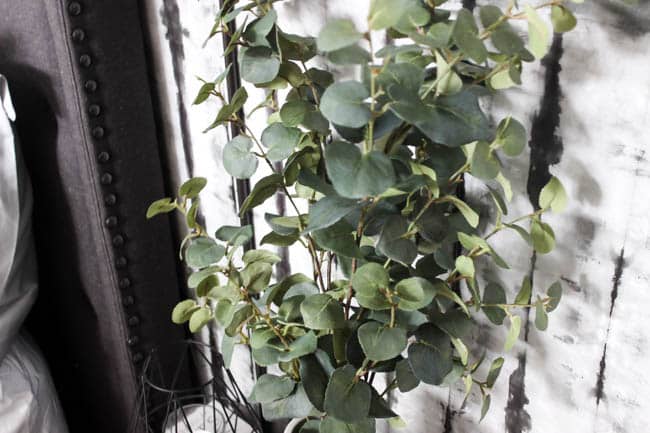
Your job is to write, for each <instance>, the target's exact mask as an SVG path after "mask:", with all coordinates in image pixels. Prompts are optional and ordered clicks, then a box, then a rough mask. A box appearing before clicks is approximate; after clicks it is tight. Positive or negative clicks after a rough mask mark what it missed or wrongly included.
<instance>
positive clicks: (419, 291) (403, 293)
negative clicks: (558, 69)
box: [395, 277, 436, 311]
mask: <svg viewBox="0 0 650 433" xmlns="http://www.w3.org/2000/svg"><path fill="white" fill-rule="evenodd" d="M395 292H396V293H397V296H399V304H398V307H399V308H400V310H406V311H413V310H419V309H420V308H424V307H426V306H427V305H429V304H430V303H431V301H433V298H434V297H435V295H436V289H435V287H434V286H433V284H431V283H430V282H429V281H427V280H425V279H424V278H420V277H411V278H406V279H404V280H401V281H399V282H398V283H397V284H396V285H395Z"/></svg>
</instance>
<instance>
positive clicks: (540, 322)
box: [535, 301, 548, 331]
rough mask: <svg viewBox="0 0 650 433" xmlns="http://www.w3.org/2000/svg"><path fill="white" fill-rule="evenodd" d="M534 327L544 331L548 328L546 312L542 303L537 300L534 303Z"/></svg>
mask: <svg viewBox="0 0 650 433" xmlns="http://www.w3.org/2000/svg"><path fill="white" fill-rule="evenodd" d="M535 327H536V328H537V329H539V330H540V331H546V329H547V328H548V314H547V313H546V310H545V309H544V304H543V303H541V302H539V301H538V302H537V304H536V305H535Z"/></svg>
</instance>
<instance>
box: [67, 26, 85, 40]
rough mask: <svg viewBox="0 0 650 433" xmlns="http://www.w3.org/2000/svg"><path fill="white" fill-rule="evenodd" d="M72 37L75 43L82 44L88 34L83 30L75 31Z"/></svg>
mask: <svg viewBox="0 0 650 433" xmlns="http://www.w3.org/2000/svg"><path fill="white" fill-rule="evenodd" d="M70 36H71V37H72V40H73V41H74V42H76V43H81V42H83V41H84V40H85V39H86V32H84V31H83V30H82V29H74V30H73V31H72V33H71V34H70Z"/></svg>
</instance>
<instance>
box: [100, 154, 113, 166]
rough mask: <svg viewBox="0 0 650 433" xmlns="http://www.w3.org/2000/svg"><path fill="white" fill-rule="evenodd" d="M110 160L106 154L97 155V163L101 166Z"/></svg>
mask: <svg viewBox="0 0 650 433" xmlns="http://www.w3.org/2000/svg"><path fill="white" fill-rule="evenodd" d="M110 160H111V154H110V153H108V152H99V154H98V155H97V161H99V162H100V163H101V164H106V163H107V162H108V161H110Z"/></svg>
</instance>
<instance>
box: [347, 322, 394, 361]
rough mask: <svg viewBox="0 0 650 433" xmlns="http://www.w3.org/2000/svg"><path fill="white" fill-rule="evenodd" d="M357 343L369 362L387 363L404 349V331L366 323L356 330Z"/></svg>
mask: <svg viewBox="0 0 650 433" xmlns="http://www.w3.org/2000/svg"><path fill="white" fill-rule="evenodd" d="M358 336H359V343H360V344H361V348H362V349H363V352H364V353H365V354H366V357H368V359H370V360H371V361H387V360H389V359H393V358H395V357H396V356H398V355H399V354H400V353H402V351H403V350H404V349H405V348H406V330H404V329H402V328H388V327H386V326H384V325H382V324H380V323H378V322H374V321H370V322H366V323H364V324H363V325H361V326H360V327H359V330H358Z"/></svg>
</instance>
